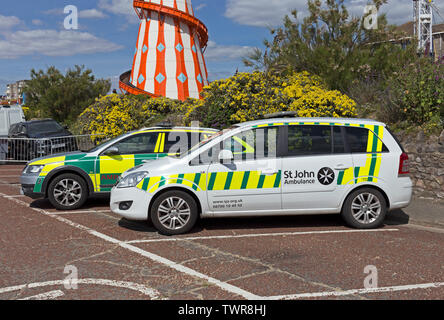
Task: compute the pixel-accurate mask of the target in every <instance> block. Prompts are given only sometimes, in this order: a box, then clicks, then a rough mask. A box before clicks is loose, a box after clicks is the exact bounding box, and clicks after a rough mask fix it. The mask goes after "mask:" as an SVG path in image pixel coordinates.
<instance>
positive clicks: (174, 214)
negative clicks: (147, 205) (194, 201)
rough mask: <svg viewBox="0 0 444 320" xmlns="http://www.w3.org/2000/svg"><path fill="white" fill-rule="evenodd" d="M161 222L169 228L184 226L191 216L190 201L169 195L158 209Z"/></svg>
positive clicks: (174, 228)
mask: <svg viewBox="0 0 444 320" xmlns="http://www.w3.org/2000/svg"><path fill="white" fill-rule="evenodd" d="M157 216H158V218H159V222H160V223H161V224H162V225H163V226H164V227H165V228H167V229H169V230H178V229H180V228H183V227H184V226H185V225H186V224H187V223H188V221H189V220H190V218H191V209H190V206H189V205H188V203H187V202H186V201H185V200H184V199H182V198H179V197H169V198H166V199H165V200H163V201H162V203H161V204H160V206H159V208H158V209H157Z"/></svg>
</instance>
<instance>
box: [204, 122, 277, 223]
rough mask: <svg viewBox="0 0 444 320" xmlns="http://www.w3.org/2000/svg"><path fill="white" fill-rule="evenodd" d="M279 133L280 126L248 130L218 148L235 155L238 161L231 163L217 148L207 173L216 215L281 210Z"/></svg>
mask: <svg viewBox="0 0 444 320" xmlns="http://www.w3.org/2000/svg"><path fill="white" fill-rule="evenodd" d="M279 132H280V129H279V127H265V128H256V129H248V130H245V131H243V132H241V133H239V134H236V135H234V136H232V137H230V138H228V139H226V140H225V141H223V142H222V143H221V145H220V146H219V147H218V148H219V150H220V149H225V150H230V151H231V152H232V153H233V155H234V159H233V160H232V161H231V162H228V163H225V162H223V163H222V162H221V161H219V160H218V157H217V155H218V150H217V148H213V151H212V155H213V160H212V162H211V164H210V165H209V167H208V171H207V197H208V203H209V208H210V210H211V211H212V212H213V213H216V214H217V213H221V214H228V213H234V214H240V215H241V214H242V213H247V214H248V213H249V212H250V213H251V212H255V213H257V214H260V213H261V212H267V213H269V212H270V211H278V210H280V209H281V159H280V158H279V154H278V150H279V146H278V142H279V141H280V140H279V134H280V133H279ZM240 141H242V143H240ZM253 148H254V152H252V150H253Z"/></svg>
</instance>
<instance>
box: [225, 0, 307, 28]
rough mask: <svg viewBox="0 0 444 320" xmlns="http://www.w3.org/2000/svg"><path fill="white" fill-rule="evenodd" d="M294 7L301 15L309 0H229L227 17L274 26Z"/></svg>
mask: <svg viewBox="0 0 444 320" xmlns="http://www.w3.org/2000/svg"><path fill="white" fill-rule="evenodd" d="M293 9H296V10H297V11H298V17H299V13H302V14H303V13H304V11H306V10H307V0H227V4H226V10H225V17H227V18H229V19H231V20H233V21H235V22H237V23H239V24H243V25H248V26H255V27H272V26H277V25H281V24H282V22H283V19H284V17H285V15H289V14H290V13H291V10H293Z"/></svg>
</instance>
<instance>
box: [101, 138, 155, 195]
mask: <svg viewBox="0 0 444 320" xmlns="http://www.w3.org/2000/svg"><path fill="white" fill-rule="evenodd" d="M158 137H159V136H158V132H144V133H138V134H134V135H131V136H129V137H127V138H125V139H122V140H120V141H118V142H116V143H115V144H113V145H111V146H109V147H108V148H107V150H108V149H109V148H112V147H114V148H117V149H118V154H114V155H109V154H108V155H107V154H105V153H106V150H105V151H103V152H102V153H101V154H100V155H99V156H98V158H97V160H96V165H95V173H96V175H95V176H96V179H97V180H98V181H96V185H97V186H98V188H99V190H96V191H100V192H109V191H111V188H112V187H113V186H114V185H115V184H116V182H117V180H118V178H119V177H120V175H121V174H122V173H123V172H125V171H126V170H128V169H130V168H132V167H135V166H137V165H139V164H142V163H143V162H144V161H146V160H152V159H157V153H156V152H155V148H156V144H157V142H158Z"/></svg>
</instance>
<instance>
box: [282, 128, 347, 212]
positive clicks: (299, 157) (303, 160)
mask: <svg viewBox="0 0 444 320" xmlns="http://www.w3.org/2000/svg"><path fill="white" fill-rule="evenodd" d="M286 130H287V135H288V139H286V141H287V148H286V149H287V152H286V155H285V157H284V158H283V160H282V171H283V177H282V206H283V209H284V210H287V211H292V210H293V211H295V212H297V211H311V210H312V211H317V212H320V213H321V212H322V210H327V211H328V210H330V211H331V209H334V208H338V207H339V205H340V201H341V199H342V195H343V194H344V192H345V191H346V189H347V188H346V186H345V185H342V184H338V183H337V181H338V177H339V176H340V175H341V174H343V172H344V171H347V172H348V171H350V170H353V159H352V156H351V154H350V153H349V150H347V145H346V143H345V133H344V130H343V128H342V127H341V126H330V125H290V126H288V127H286Z"/></svg>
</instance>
